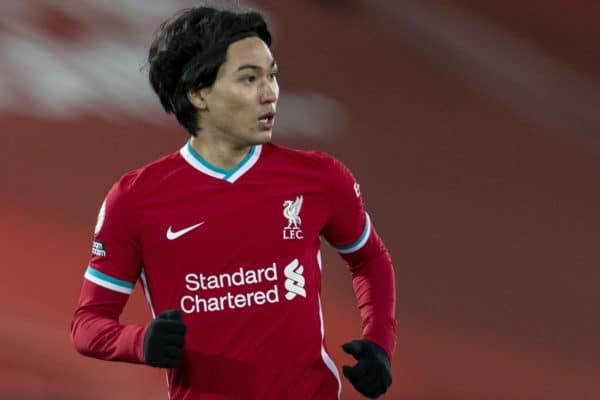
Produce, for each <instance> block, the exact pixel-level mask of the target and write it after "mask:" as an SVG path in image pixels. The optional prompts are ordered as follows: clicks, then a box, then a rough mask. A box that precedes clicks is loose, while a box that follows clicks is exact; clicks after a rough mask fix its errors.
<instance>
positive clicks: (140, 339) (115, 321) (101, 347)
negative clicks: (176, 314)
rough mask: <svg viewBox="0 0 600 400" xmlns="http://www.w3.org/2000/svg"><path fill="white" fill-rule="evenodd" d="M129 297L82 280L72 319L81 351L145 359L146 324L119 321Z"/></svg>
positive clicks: (102, 356) (101, 356) (116, 358)
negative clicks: (124, 323) (126, 323)
mask: <svg viewBox="0 0 600 400" xmlns="http://www.w3.org/2000/svg"><path fill="white" fill-rule="evenodd" d="M127 299H128V295H126V294H123V293H119V292H115V291H111V290H109V289H105V288H103V287H101V286H98V285H96V284H95V283H93V282H90V281H88V280H87V279H86V280H85V281H84V282H83V285H82V288H81V295H80V298H79V304H78V306H77V309H76V310H75V315H74V316H73V321H72V322H71V340H72V342H73V345H74V346H75V348H76V349H77V351H78V352H79V353H81V354H83V355H85V356H89V357H94V358H99V359H102V360H111V361H126V362H131V363H138V364H139V363H143V362H144V346H143V345H144V335H145V333H146V327H144V326H139V325H123V324H120V323H119V316H120V315H121V312H122V311H123V307H124V306H125V303H126V302H127Z"/></svg>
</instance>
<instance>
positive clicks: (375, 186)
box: [0, 0, 600, 400]
mask: <svg viewBox="0 0 600 400" xmlns="http://www.w3.org/2000/svg"><path fill="white" fill-rule="evenodd" d="M192 3H193V2H191V1H176V0H169V1H166V0H165V1H158V0H156V1H141V0H112V1H100V0H84V1H74V0H73V1H58V0H41V1H33V0H26V1H20V2H16V1H14V2H13V1H2V2H0V132H1V133H2V135H1V136H2V144H1V148H2V157H1V158H0V188H1V196H0V221H1V225H0V226H1V229H0V257H1V258H0V271H1V273H2V280H1V282H2V284H1V295H0V315H1V320H0V343H1V345H0V349H1V350H0V398H7V399H8V398H10V399H80V398H86V399H97V400H101V399H115V400H118V399H134V398H144V399H164V398H165V382H164V374H163V373H162V372H161V371H158V370H153V369H151V368H149V367H143V366H132V365H126V364H123V363H107V362H100V361H97V360H92V359H88V358H84V357H82V356H79V355H78V354H76V352H75V351H74V349H73V348H72V345H71V344H70V342H69V334H68V332H69V322H70V318H71V315H72V312H73V309H74V306H75V303H76V301H77V297H78V293H79V289H80V285H81V281H82V275H83V272H84V268H85V265H86V261H87V259H88V254H89V248H90V244H91V233H92V230H93V226H94V223H95V218H96V214H97V211H98V208H99V206H100V203H101V201H102V199H103V197H104V195H105V193H106V191H107V190H108V188H109V186H110V185H111V183H112V182H114V181H115V180H116V179H118V177H119V176H120V175H121V174H122V173H123V172H125V171H127V170H130V169H133V168H136V167H138V166H140V165H143V164H144V163H146V162H148V161H151V160H153V159H155V158H157V157H159V156H161V155H163V154H165V153H167V152H170V151H173V150H175V149H177V148H178V147H179V146H180V145H181V144H182V143H183V142H184V141H185V139H186V135H185V134H184V133H183V131H182V129H180V128H179V127H178V126H177V125H176V123H175V122H174V121H173V120H172V119H169V118H168V117H166V116H165V115H164V114H163V113H162V111H161V110H160V109H159V105H158V101H157V100H156V99H155V98H154V97H153V94H152V93H151V90H150V87H149V85H148V84H147V83H146V78H145V73H144V72H145V71H144V70H143V69H141V68H142V67H143V64H144V56H145V52H146V48H147V45H148V43H149V40H150V36H151V34H152V32H153V30H154V28H155V27H156V26H157V24H158V23H159V21H161V20H162V19H164V18H165V17H166V16H167V15H170V14H171V13H172V12H173V11H175V10H177V9H179V8H180V7H182V6H185V5H189V4H192ZM253 4H254V5H256V6H258V7H260V8H263V9H264V10H267V14H268V16H269V18H270V20H271V22H272V24H273V31H274V34H275V45H274V51H275V55H276V57H277V59H278V62H279V65H280V71H281V72H280V85H281V88H282V99H281V104H280V110H281V112H280V114H279V117H278V121H277V124H276V130H275V139H276V140H277V141H279V142H282V143H284V144H287V145H292V146H297V147H301V148H319V149H323V150H325V151H328V152H330V153H332V154H334V155H335V156H337V157H338V158H340V159H341V160H342V161H344V162H345V163H346V164H347V165H348V166H349V167H350V168H351V169H352V170H353V171H354V173H355V175H356V177H357V178H358V180H359V182H360V183H361V188H362V191H363V194H364V197H365V201H366V204H367V206H368V208H369V210H370V213H371V215H372V219H373V221H374V223H375V226H376V227H377V229H378V230H379V232H380V234H381V236H382V237H383V238H384V240H385V242H386V243H387V245H388V246H389V248H390V250H391V253H392V255H393V257H394V260H395V267H396V276H397V291H398V306H397V308H398V310H397V317H398V323H399V325H398V328H399V329H398V333H399V342H398V348H397V351H396V355H395V359H394V361H393V365H394V379H395V383H394V386H393V388H392V391H391V393H390V394H389V395H387V396H386V398H390V399H413V400H415V399H416V400H437V399H444V400H450V399H461V400H467V399H494V400H509V399H510V400H514V399H528V400H531V399H545V400H551V399H566V398H571V399H581V400H583V399H598V398H600V346H598V338H599V337H600V319H599V318H598V305H599V304H600V294H599V293H600V292H599V290H598V286H599V283H600V272H599V271H600V268H599V262H600V251H599V248H600V246H599V243H598V239H599V238H600V228H599V227H600V212H599V207H598V205H599V204H600V185H598V182H599V181H600V114H599V113H598V110H600V69H599V68H598V67H599V65H600V63H599V61H600V50H599V47H598V42H599V39H600V25H599V24H598V23H597V21H598V20H599V19H600V5H599V4H598V3H597V2H595V1H592V0H570V1H560V2H547V1H543V0H525V1H513V0H504V1H499V0H484V1H467V0H456V1H453V2H440V1H429V0H427V1H417V0H414V1H413V0H411V1H389V0H371V1H366V0H365V1H360V0H354V1H351V0H348V1H342V0H338V1H297V2H291V1H290V2H288V1H256V2H255V3H253ZM324 261H325V264H324V265H325V277H324V279H325V284H324V290H323V297H324V307H325V319H326V335H327V343H328V347H329V349H330V351H331V353H332V355H333V358H334V360H335V361H336V363H337V364H338V366H340V365H342V364H344V363H347V362H349V361H350V360H349V357H348V356H346V355H344V354H343V353H342V352H341V351H340V349H339V345H340V344H341V343H343V342H344V341H346V340H348V339H352V338H355V337H356V336H357V335H359V332H360V330H359V324H360V321H359V317H358V312H357V310H356V309H355V302H354V298H353V292H352V289H351V285H350V279H349V275H348V273H347V271H346V270H345V267H344V265H343V263H342V262H341V260H340V259H339V258H337V256H336V255H335V254H333V253H332V252H331V251H329V250H326V252H325V260H324ZM149 316H150V313H149V311H148V307H147V305H146V303H145V300H144V299H143V297H142V295H141V293H140V291H139V287H138V288H136V293H135V294H134V295H133V296H132V298H131V300H130V303H129V306H128V308H127V311H126V313H125V315H124V316H123V320H124V321H126V322H143V321H146V320H147V319H148V318H149ZM232 379H235V378H234V377H232ZM343 393H344V395H343V399H345V400H354V399H359V398H360V397H358V396H357V395H356V394H355V393H354V391H353V390H351V389H350V387H349V385H348V384H346V383H344V392H343Z"/></svg>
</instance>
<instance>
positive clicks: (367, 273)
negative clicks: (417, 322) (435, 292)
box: [338, 227, 396, 359]
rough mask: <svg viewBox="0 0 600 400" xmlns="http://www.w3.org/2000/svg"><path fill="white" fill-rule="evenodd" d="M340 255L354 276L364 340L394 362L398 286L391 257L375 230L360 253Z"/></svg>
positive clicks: (353, 282) (353, 281) (353, 280)
mask: <svg viewBox="0 0 600 400" xmlns="http://www.w3.org/2000/svg"><path fill="white" fill-rule="evenodd" d="M338 251H339V250H338ZM340 254H341V255H342V257H343V258H344V260H346V262H347V263H348V268H349V269H350V272H351V274H352V285H353V287H354V293H355V295H356V299H357V301H358V308H359V310H360V316H361V319H362V338H363V339H368V340H370V341H372V342H374V343H376V344H377V345H379V346H380V347H381V348H382V349H384V350H385V352H386V354H387V356H388V358H389V359H391V358H392V354H393V353H394V350H395V347H396V319H395V314H396V287H395V279H394V269H393V266H392V259H391V256H390V254H389V252H388V251H387V249H386V248H385V246H384V244H383V242H382V241H381V239H380V238H379V235H378V234H377V232H376V231H375V230H374V229H373V228H372V227H371V233H370V235H369V238H368V239H367V241H366V243H365V245H364V246H363V247H362V248H361V249H360V250H357V251H355V252H351V253H340Z"/></svg>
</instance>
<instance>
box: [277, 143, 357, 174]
mask: <svg viewBox="0 0 600 400" xmlns="http://www.w3.org/2000/svg"><path fill="white" fill-rule="evenodd" d="M266 146H268V147H267V151H268V152H269V153H270V155H271V156H272V158H274V159H276V160H277V162H287V163H297V164H300V165H302V166H304V167H305V168H314V169H316V170H319V171H320V172H321V173H323V172H332V173H333V172H335V170H336V169H340V168H341V169H347V167H346V166H345V165H344V164H343V163H342V162H341V161H340V160H338V159H337V158H335V157H334V156H333V155H331V154H329V153H326V152H324V151H320V150H300V149H294V148H291V147H287V146H283V145H280V144H275V143H269V144H267V145H266Z"/></svg>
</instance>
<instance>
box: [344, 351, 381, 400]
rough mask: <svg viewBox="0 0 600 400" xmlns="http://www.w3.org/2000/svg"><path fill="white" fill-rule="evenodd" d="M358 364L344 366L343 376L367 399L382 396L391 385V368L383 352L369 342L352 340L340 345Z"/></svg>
mask: <svg viewBox="0 0 600 400" xmlns="http://www.w3.org/2000/svg"><path fill="white" fill-rule="evenodd" d="M342 349H344V351H345V352H346V353H348V354H351V355H352V356H353V357H354V358H355V359H356V360H357V361H358V363H357V364H356V365H355V366H354V367H350V366H348V365H344V375H345V376H346V378H348V380H349V381H350V383H351V384H352V386H354V388H355V389H356V390H358V391H359V392H360V393H362V394H364V395H365V396H367V397H368V398H371V399H375V398H377V397H379V396H381V395H382V394H384V393H385V392H386V391H387V389H388V388H389V387H390V385H391V384H392V366H391V364H390V359H389V358H388V356H387V354H386V353H385V351H384V350H383V349H382V348H381V347H379V346H378V345H376V344H375V343H373V342H371V341H370V340H365V339H361V340H353V341H351V342H348V343H345V344H344V345H342Z"/></svg>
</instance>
